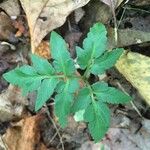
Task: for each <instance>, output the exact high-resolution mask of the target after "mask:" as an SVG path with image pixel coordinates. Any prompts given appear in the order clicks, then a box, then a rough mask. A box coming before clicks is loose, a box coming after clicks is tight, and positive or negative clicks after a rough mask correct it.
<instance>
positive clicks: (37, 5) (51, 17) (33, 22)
mask: <svg viewBox="0 0 150 150" xmlns="http://www.w3.org/2000/svg"><path fill="white" fill-rule="evenodd" d="M89 1H90V0H57V1H56V0H38V1H35V0H28V1H27V0H20V2H21V4H22V7H23V9H24V11H25V13H26V16H27V20H28V25H29V28H30V36H31V48H32V52H33V53H34V52H35V48H36V47H37V46H38V45H39V44H40V42H41V40H42V39H43V38H44V37H45V36H46V35H47V33H49V32H50V31H52V30H53V29H56V28H58V27H60V26H61V25H62V24H63V23H64V22H65V20H66V17H67V16H68V15H69V14H70V13H71V12H72V11H73V10H75V9H77V8H79V7H82V6H84V5H86V4H87V3H88V2H89Z"/></svg>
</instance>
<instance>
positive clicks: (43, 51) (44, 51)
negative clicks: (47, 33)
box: [35, 41, 51, 59]
mask: <svg viewBox="0 0 150 150" xmlns="http://www.w3.org/2000/svg"><path fill="white" fill-rule="evenodd" d="M35 54H37V55H39V56H41V57H43V58H46V59H50V58H51V56H50V46H49V42H48V41H42V42H41V43H40V45H39V46H38V47H37V48H36V49H35Z"/></svg>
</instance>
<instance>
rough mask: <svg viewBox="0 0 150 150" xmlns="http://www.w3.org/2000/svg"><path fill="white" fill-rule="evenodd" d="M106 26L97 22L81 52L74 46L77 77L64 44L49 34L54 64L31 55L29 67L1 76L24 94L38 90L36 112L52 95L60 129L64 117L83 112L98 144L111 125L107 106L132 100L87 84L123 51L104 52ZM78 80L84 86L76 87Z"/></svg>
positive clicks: (103, 85) (104, 87) (99, 85)
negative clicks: (79, 70) (53, 95)
mask: <svg viewBox="0 0 150 150" xmlns="http://www.w3.org/2000/svg"><path fill="white" fill-rule="evenodd" d="M106 34H107V32H106V29H105V26H104V25H102V24H100V23H96V24H95V25H94V26H93V27H92V28H91V29H90V32H89V33H88V35H87V38H86V39H84V41H83V49H82V48H80V47H76V51H77V64H78V65H79V66H80V69H82V70H84V74H83V75H77V74H76V72H77V69H76V68H75V63H74V61H73V59H72V58H71V57H70V54H69V52H68V50H67V45H66V43H65V41H64V40H63V38H62V37H61V36H60V35H58V34H57V33H56V32H52V33H51V38H50V45H51V55H52V58H53V61H52V62H51V63H49V62H48V61H47V60H45V59H43V58H41V57H39V56H36V55H33V54H32V55H31V60H32V66H29V65H24V66H22V67H19V68H16V69H14V70H12V71H10V72H8V73H5V74H4V75H3V77H4V78H5V79H6V80H7V81H9V82H10V83H12V84H14V85H17V86H19V87H20V88H22V91H23V94H24V95H26V94H27V93H29V92H32V91H37V99H36V104H35V110H36V111H38V110H39V109H40V108H41V107H42V106H43V105H44V104H45V102H46V101H47V100H48V99H49V98H50V97H51V96H52V94H53V93H54V92H55V114H56V116H57V117H58V120H59V123H60V124H61V126H62V127H65V126H66V125H67V117H68V115H69V114H74V113H76V112H79V111H80V110H84V114H83V119H84V121H85V122H87V123H88V128H89V131H90V133H91V135H92V137H93V138H94V140H95V141H96V142H97V141H99V140H100V139H102V138H103V137H104V135H105V133H106V132H107V130H108V128H109V124H110V112H109V108H108V106H107V104H106V103H112V104H118V103H125V102H128V101H129V100H131V97H130V96H128V95H126V94H124V93H122V92H121V91H119V90H117V89H115V88H113V87H109V86H108V84H107V83H104V82H101V81H99V82H96V83H94V84H92V85H90V84H89V82H88V79H89V77H90V74H91V73H92V74H94V75H99V74H102V73H104V72H105V70H106V69H109V68H110V67H112V66H113V65H114V64H115V63H116V61H117V59H118V58H119V57H120V55H121V54H122V52H123V49H122V48H117V49H115V50H113V51H106V45H107V37H106ZM79 81H82V83H84V87H80V86H79Z"/></svg>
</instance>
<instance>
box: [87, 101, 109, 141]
mask: <svg viewBox="0 0 150 150" xmlns="http://www.w3.org/2000/svg"><path fill="white" fill-rule="evenodd" d="M84 120H85V121H86V122H88V128H89V131H90V133H91V135H92V137H93V139H94V141H95V142H99V141H100V140H101V139H102V138H103V137H104V135H105V134H106V132H107V130H108V128H109V125H110V111H109V108H108V107H107V105H106V104H104V103H101V102H97V101H94V102H93V103H92V104H90V105H89V106H88V107H87V108H86V110H85V113H84Z"/></svg>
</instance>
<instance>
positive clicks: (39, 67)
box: [31, 54, 55, 75]
mask: <svg viewBox="0 0 150 150" xmlns="http://www.w3.org/2000/svg"><path fill="white" fill-rule="evenodd" d="M31 60H32V63H33V67H34V69H35V70H36V71H37V72H38V73H39V74H41V75H43V74H44V75H48V74H50V75H52V74H53V73H54V72H55V71H54V68H53V67H52V66H51V64H50V63H49V62H48V61H47V60H46V59H44V58H41V57H39V56H37V55H33V54H32V55H31Z"/></svg>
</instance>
